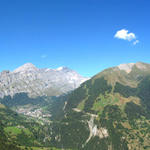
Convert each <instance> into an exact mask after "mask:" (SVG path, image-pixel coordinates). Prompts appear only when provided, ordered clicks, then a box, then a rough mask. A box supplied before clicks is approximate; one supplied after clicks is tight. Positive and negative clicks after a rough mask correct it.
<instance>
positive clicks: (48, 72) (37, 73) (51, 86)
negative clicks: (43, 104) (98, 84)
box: [0, 63, 89, 97]
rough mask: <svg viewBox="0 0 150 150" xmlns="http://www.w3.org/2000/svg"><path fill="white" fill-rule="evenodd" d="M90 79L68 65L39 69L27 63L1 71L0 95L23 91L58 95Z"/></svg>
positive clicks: (35, 94)
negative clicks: (10, 70) (11, 70)
mask: <svg viewBox="0 0 150 150" xmlns="http://www.w3.org/2000/svg"><path fill="white" fill-rule="evenodd" d="M88 79H89V78H85V77H82V76H81V75H79V74H78V73H77V72H75V71H73V70H71V69H69V68H67V67H60V68H58V69H48V68H46V69H38V68H36V67H35V66H34V65H33V64H31V63H27V64H24V65H23V66H21V67H19V68H17V69H16V70H14V71H13V72H9V71H3V72H1V73H0V97H4V96H7V95H11V96H13V95H14V94H16V93H21V92H25V93H28V95H29V96H30V97H36V96H44V95H45V96H58V95H61V94H64V93H67V92H69V91H71V90H74V89H75V88H77V87H79V86H80V84H81V83H83V82H84V81H86V80H88Z"/></svg>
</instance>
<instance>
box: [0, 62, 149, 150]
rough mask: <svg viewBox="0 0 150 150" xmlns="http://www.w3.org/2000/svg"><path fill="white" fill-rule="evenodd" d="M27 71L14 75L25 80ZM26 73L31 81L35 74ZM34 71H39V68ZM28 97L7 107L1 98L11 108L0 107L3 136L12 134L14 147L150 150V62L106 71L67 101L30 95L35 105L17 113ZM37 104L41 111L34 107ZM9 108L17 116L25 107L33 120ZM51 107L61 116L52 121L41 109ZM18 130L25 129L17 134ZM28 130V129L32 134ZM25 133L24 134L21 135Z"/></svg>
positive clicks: (121, 66)
mask: <svg viewBox="0 0 150 150" xmlns="http://www.w3.org/2000/svg"><path fill="white" fill-rule="evenodd" d="M30 65H31V64H30ZM30 65H29V66H30ZM27 66H28V65H27ZM24 68H25V69H24ZM27 68H28V67H27ZM33 68H34V67H33ZM24 70H26V65H25V67H21V68H18V69H16V70H15V71H13V73H12V74H17V75H18V74H19V75H20V74H23V75H25V76H26V73H25V72H26V71H24ZM27 70H28V73H27V74H28V78H27V79H30V76H31V77H32V75H30V73H31V72H32V71H33V70H32V69H31V70H30V69H27ZM34 70H35V72H41V69H40V71H37V70H36V69H35V68H34ZM44 70H45V69H44ZM56 70H57V71H56ZM56 70H53V71H54V72H61V71H62V70H63V74H64V75H65V74H67V73H68V71H66V72H65V71H64V70H65V69H64V68H59V69H56ZM67 70H68V69H67ZM45 71H46V70H45ZM51 71H52V70H51ZM53 71H52V72H53ZM33 72H34V71H33ZM5 73H7V72H5ZM5 73H4V74H5ZM33 74H34V73H33ZM35 74H36V73H35ZM19 75H18V76H19ZM67 75H68V74H67ZM1 76H3V73H1ZM20 76H21V75H20ZM59 82H61V81H60V80H59ZM31 83H32V82H31ZM80 83H81V82H80ZM60 84H61V83H60ZM27 89H28V88H27ZM35 90H36V88H35ZM49 90H50V89H49ZM49 92H50V91H49ZM62 93H64V92H62ZM44 94H45V92H44ZM31 95H32V94H31ZM56 95H57V94H56ZM58 95H59V94H58ZM24 97H25V95H23V96H22V95H21V96H20V95H19V96H16V95H14V97H13V100H14V101H12V103H11V105H8V102H9V101H8V98H6V96H5V97H3V98H1V102H3V104H6V105H7V106H8V107H9V108H7V107H5V106H3V105H2V106H1V107H2V108H0V117H1V118H2V119H1V120H3V122H2V124H3V129H1V130H2V132H1V133H3V134H6V133H11V134H10V135H11V136H9V138H10V139H13V137H15V136H16V138H15V141H16V145H18V146H19V145H21V146H22V147H20V146H19V148H21V149H22V148H23V146H26V148H29V149H30V148H31V147H32V148H33V147H34V146H35V147H37V149H39V150H40V149H42V148H40V146H43V147H44V148H48V149H55V148H56V149H65V150H145V149H146V150H149V149H150V64H147V63H143V62H137V63H129V64H121V65H119V66H116V67H112V68H108V69H105V70H103V71H102V72H100V73H98V74H96V75H95V76H93V77H92V78H90V79H88V80H87V81H85V82H83V83H81V84H80V86H78V88H76V89H74V90H71V91H70V92H68V93H67V94H65V95H64V96H63V97H61V96H59V97H55V98H54V99H53V102H54V103H51V99H49V96H44V97H43V96H41V97H38V99H37V98H36V99H34V98H30V97H26V100H25V102H32V103H33V102H34V103H33V104H32V105H31V104H30V105H29V103H24V104H22V101H21V103H20V105H19V106H18V107H17V109H14V107H15V106H16V105H18V103H19V101H20V100H21V99H24ZM50 97H51V96H50ZM5 101H6V103H4V102H5ZM14 102H15V105H13V103H14ZM43 102H44V103H43ZM36 104H38V107H36V108H35V105H36ZM52 104H53V105H52ZM12 106H13V107H12ZM31 107H32V109H33V111H31ZM10 108H12V109H13V110H14V111H16V112H19V113H20V110H19V111H18V109H20V108H21V110H22V109H24V110H25V109H27V111H26V112H30V113H31V114H32V115H33V116H30V117H27V115H26V114H25V115H23V117H24V118H20V117H21V116H20V114H18V113H15V112H13V111H12V110H9V109H10ZM29 108H30V109H29ZM51 109H53V112H54V114H58V116H59V117H58V116H57V117H56V118H55V119H53V120H52V119H51V117H48V116H47V114H46V113H45V112H43V113H44V114H42V115H40V114H41V113H42V111H44V110H46V111H48V110H51ZM2 110H3V111H2ZM4 110H5V111H4ZM9 113H10V114H14V115H13V116H12V115H9ZM35 114H39V116H36V117H37V118H38V119H37V118H36V119H34V115H35ZM9 116H12V117H11V119H8V118H9ZM14 118H16V119H15V120H16V122H15V121H14V120H13V119H14ZM39 118H40V119H39ZM5 120H6V121H5ZM9 120H10V121H9ZM17 120H20V122H19V121H17ZM21 122H23V123H21ZM31 122H32V123H31ZM31 124H32V126H31ZM18 126H19V127H18ZM20 126H21V128H22V130H21V129H20ZM16 130H21V131H20V132H19V133H16V132H15V131H16ZM4 131H7V132H6V133H4ZM27 131H30V134H29V132H27ZM24 132H25V133H26V134H23V133H24ZM27 133H28V134H27ZM37 136H38V138H36V137H37ZM18 137H22V138H26V139H27V141H28V143H27V144H26V143H23V141H21V140H20V138H18ZM39 137H40V138H39ZM11 141H12V140H10V144H11V145H12V144H13V143H12V142H11ZM13 146H14V144H13Z"/></svg>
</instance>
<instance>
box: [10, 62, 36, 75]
mask: <svg viewBox="0 0 150 150" xmlns="http://www.w3.org/2000/svg"><path fill="white" fill-rule="evenodd" d="M37 70H38V68H36V66H35V65H33V64H32V63H26V64H24V65H22V66H20V67H19V68H17V69H15V70H14V71H13V73H22V72H30V71H37Z"/></svg>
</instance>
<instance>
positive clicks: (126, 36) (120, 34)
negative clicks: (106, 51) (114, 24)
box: [114, 29, 136, 41]
mask: <svg viewBox="0 0 150 150" xmlns="http://www.w3.org/2000/svg"><path fill="white" fill-rule="evenodd" d="M114 37H115V38H118V39H123V40H128V41H132V40H134V39H136V36H135V34H134V33H132V32H130V33H129V31H128V30H126V29H122V30H119V31H117V32H116V34H115V36H114Z"/></svg>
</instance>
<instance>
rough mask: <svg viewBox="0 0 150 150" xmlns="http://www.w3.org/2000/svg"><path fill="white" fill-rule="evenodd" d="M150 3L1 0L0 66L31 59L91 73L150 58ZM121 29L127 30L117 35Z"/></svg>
mask: <svg viewBox="0 0 150 150" xmlns="http://www.w3.org/2000/svg"><path fill="white" fill-rule="evenodd" d="M149 6H150V1H149V0H13V1H12V0H1V1H0V71H2V70H8V69H9V70H13V69H15V68H17V67H18V66H20V65H23V64H24V63H27V62H31V63H33V64H34V65H36V66H37V67H39V68H46V67H48V68H57V67H59V66H67V67H70V68H72V69H74V70H76V71H77V72H79V73H80V74H82V75H84V76H92V75H94V74H96V73H98V72H100V71H101V70H103V69H105V68H107V67H111V66H116V65H119V64H121V63H129V62H137V61H143V62H147V63H150V41H149V34H150V29H149V28H150V19H149V18H150V9H149ZM122 29H124V30H123V31H127V30H128V32H126V33H127V35H126V36H125V37H123V38H119V37H115V35H116V33H117V31H120V30H122ZM130 33H132V34H134V36H135V37H133V36H132V37H133V38H132V39H130V40H129V39H128V38H127V37H129V36H130ZM135 41H139V43H138V42H137V43H136V44H135V45H134V44H133V43H134V42H135Z"/></svg>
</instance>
